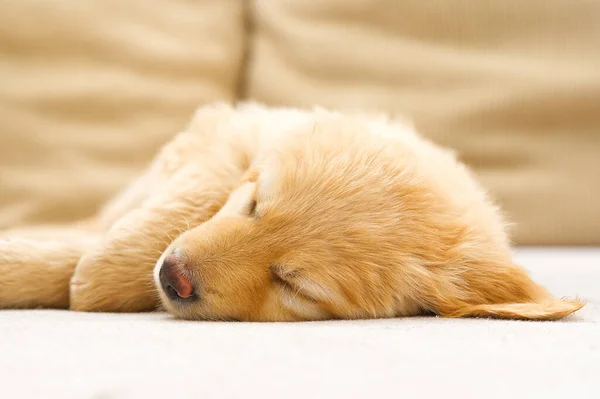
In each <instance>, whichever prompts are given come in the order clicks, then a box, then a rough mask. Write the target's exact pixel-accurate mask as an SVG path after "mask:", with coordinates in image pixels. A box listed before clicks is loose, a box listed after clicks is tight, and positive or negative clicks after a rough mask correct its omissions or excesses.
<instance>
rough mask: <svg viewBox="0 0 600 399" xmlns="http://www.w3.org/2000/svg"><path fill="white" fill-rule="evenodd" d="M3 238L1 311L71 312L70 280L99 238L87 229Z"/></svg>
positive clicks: (51, 230)
mask: <svg viewBox="0 0 600 399" xmlns="http://www.w3.org/2000/svg"><path fill="white" fill-rule="evenodd" d="M3 235H4V236H6V237H9V238H5V239H2V238H0V309H29V308H37V307H43V308H59V309H60V308H63V309H64V308H68V307H69V280H70V279H71V276H72V275H73V270H74V269H75V265H77V262H78V261H79V258H80V257H81V255H83V253H84V252H86V251H87V250H88V249H90V248H92V247H93V246H94V244H95V243H96V242H97V241H98V238H99V235H98V233H96V232H93V231H92V230H90V229H86V228H69V227H38V228H30V229H24V230H13V231H9V232H5V233H3Z"/></svg>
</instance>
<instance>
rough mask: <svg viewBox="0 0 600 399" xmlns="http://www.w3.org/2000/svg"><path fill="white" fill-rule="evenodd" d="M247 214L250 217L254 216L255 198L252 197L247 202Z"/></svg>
mask: <svg viewBox="0 0 600 399" xmlns="http://www.w3.org/2000/svg"><path fill="white" fill-rule="evenodd" d="M247 214H248V216H250V217H255V216H256V199H254V198H253V199H252V200H251V201H250V203H249V204H248V209H247Z"/></svg>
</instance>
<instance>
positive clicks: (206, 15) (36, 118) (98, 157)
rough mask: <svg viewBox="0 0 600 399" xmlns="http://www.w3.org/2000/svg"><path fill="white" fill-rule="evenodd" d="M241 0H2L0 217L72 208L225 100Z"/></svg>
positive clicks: (8, 219) (32, 217)
mask: <svg viewBox="0 0 600 399" xmlns="http://www.w3.org/2000/svg"><path fill="white" fill-rule="evenodd" d="M243 23H244V15H243V4H242V0H219V1H214V0H202V1H200V0H198V1H184V2H181V1H169V0H118V1H117V0H104V1H95V0H77V1H72V0H4V1H1V2H0V229H1V228H5V227H8V226H15V225H21V224H24V223H49V222H59V221H68V220H73V219H77V218H80V217H85V216H87V215H89V214H90V213H92V212H93V211H94V209H95V208H97V207H98V206H99V205H100V204H101V203H102V202H103V201H104V200H105V199H106V198H108V197H109V196H111V195H112V194H113V193H114V192H115V191H117V190H118V189H119V188H120V187H122V186H123V185H124V184H126V183H127V182H128V181H129V180H130V179H131V178H132V177H133V176H134V175H135V174H137V173H138V172H139V170H140V168H141V167H142V166H143V165H144V164H145V163H146V162H147V161H148V160H149V159H150V157H151V156H152V155H153V154H154V152H155V150H156V149H157V147H159V146H160V145H161V144H162V143H163V142H165V141H166V140H167V139H168V138H169V137H171V136H172V135H174V134H175V133H177V131H178V130H180V129H182V128H183V127H185V125H186V124H187V122H188V119H189V118H190V117H191V115H192V112H193V110H194V109H195V108H196V107H197V106H198V105H200V104H202V103H206V102H210V101H214V100H216V99H228V100H233V99H234V98H235V95H236V89H237V84H238V78H239V75H240V68H241V59H242V55H243V40H244V32H243V26H244V25H243Z"/></svg>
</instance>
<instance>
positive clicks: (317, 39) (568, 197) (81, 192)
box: [0, 0, 600, 244]
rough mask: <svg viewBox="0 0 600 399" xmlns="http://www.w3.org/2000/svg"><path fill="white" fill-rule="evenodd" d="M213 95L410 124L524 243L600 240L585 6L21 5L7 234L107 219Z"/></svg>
mask: <svg viewBox="0 0 600 399" xmlns="http://www.w3.org/2000/svg"><path fill="white" fill-rule="evenodd" d="M245 55H246V57H245ZM215 99H225V100H235V99H256V100H259V101H263V102H266V103H268V104H278V105H280V104H286V105H301V106H302V105H312V104H320V105H325V106H330V107H335V108H350V109H356V108H360V109H374V110H385V111H388V112H390V113H394V114H395V113H401V114H404V115H406V116H408V117H410V118H412V119H413V120H414V122H415V124H416V125H417V127H418V128H419V129H420V130H421V131H422V132H423V134H425V135H426V136H428V137H431V138H432V139H434V140H435V141H437V142H439V143H441V144H443V145H446V146H449V147H453V148H455V149H457V151H458V153H459V156H460V157H461V158H462V159H463V160H464V161H465V162H467V163H468V164H469V165H471V166H472V167H474V169H475V171H476V173H477V175H478V176H479V177H480V179H481V180H482V181H483V183H484V184H485V185H486V186H487V187H488V188H489V189H490V191H491V192H492V194H493V196H494V197H495V198H497V199H498V200H499V201H500V202H501V204H502V205H503V207H504V208H505V210H506V213H507V215H508V216H509V218H510V219H511V220H512V221H514V222H516V224H517V226H516V227H515V233H516V240H517V242H518V243H520V244H600V207H599V206H597V205H596V203H597V202H598V198H599V197H600V188H599V185H598V182H599V181H600V2H595V1H583V0H578V1H570V0H529V1H527V2H524V1H520V0H507V1H495V2H489V1H488V2H478V1H468V0H452V1H442V0H436V1H434V0H432V1H428V2H421V1H417V0H320V1H317V0H311V1H308V0H307V1H292V0H255V1H249V0H248V1H245V2H244V1H242V0H219V1H211V0H204V1H194V2H173V1H167V0H151V1H142V0H123V1H115V0H112V1H108V0H107V1H103V2H95V1H92V0H82V1H78V2H72V1H68V0H47V1H42V0H5V1H3V2H0V228H3V227H8V226H12V225H17V224H24V223H42V222H62V221H69V220H73V219H75V218H79V217H84V216H87V215H89V214H91V213H92V212H93V211H94V210H95V209H96V208H97V207H98V206H99V205H100V204H101V203H102V202H103V201H104V200H105V199H106V198H108V197H109V196H110V195H112V194H113V193H114V192H115V191H117V190H118V189H120V188H121V187H122V186H123V185H124V184H125V183H126V182H127V181H128V180H129V179H131V178H132V176H134V175H135V174H136V173H137V172H138V171H139V169H140V168H141V167H142V166H143V164H144V163H145V162H146V161H147V160H148V159H149V158H150V157H151V156H152V154H153V153H154V151H155V150H156V148H157V147H158V146H160V144H161V143H163V142H164V141H166V140H167V139H168V138H169V137H171V136H172V135H173V134H174V133H176V132H177V131H178V130H179V129H181V128H182V127H183V126H185V124H186V122H187V119H188V118H189V116H190V114H191V112H192V110H193V108H195V107H196V106H198V105H201V104H203V103H206V102H210V101H213V100H215Z"/></svg>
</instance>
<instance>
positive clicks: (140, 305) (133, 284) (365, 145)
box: [0, 104, 583, 321]
mask: <svg viewBox="0 0 600 399" xmlns="http://www.w3.org/2000/svg"><path fill="white" fill-rule="evenodd" d="M3 237H4V238H5V239H4V240H2V241H0V308H34V307H52V308H70V309H72V310H80V311H107V312H138V311H149V310H154V309H156V308H157V307H159V306H161V305H162V307H164V308H165V309H166V310H167V311H169V312H171V313H172V314H173V315H175V316H177V317H181V318H185V319H203V320H240V321H297V320H322V319H359V318H385V317H402V316H415V315H422V314H436V315H439V316H442V317H467V316H472V317H499V318H515V319H532V320H554V319H559V318H562V317H564V316H567V315H569V314H570V313H572V312H575V311H576V310H578V309H580V308H581V307H582V306H583V302H581V301H579V300H578V299H573V300H565V299H557V298H553V297H552V296H551V295H550V294H549V293H548V292H547V291H546V290H545V289H544V288H543V287H541V286H539V285H538V284H536V283H535V282H533V281H532V280H531V279H530V278H529V277H528V275H527V274H526V272H525V271H524V269H522V268H521V267H519V266H517V265H515V264H513V262H512V259H511V250H510V245H509V238H508V235H507V232H506V229H505V222H504V220H503V219H502V217H501V214H500V212H499V210H498V209H497V207H496V206H494V205H493V204H492V203H491V202H490V200H489V199H488V197H487V195H486V193H485V191H484V190H483V189H482V188H481V187H480V186H479V184H478V183H477V182H476V181H475V179H474V178H473V176H472V174H471V173H470V172H469V170H468V169H467V168H466V167H465V166H464V165H463V164H461V163H460V162H458V161H457V159H456V157H455V156H454V155H453V154H452V153H451V152H449V151H447V150H444V149H442V148H439V147H437V146H436V145H434V144H432V143H430V142H428V141H426V140H424V139H423V138H421V137H419V136H418V135H417V134H416V133H415V132H414V131H413V129H412V128H411V127H410V126H408V125H406V124H404V123H402V122H398V121H393V120H388V119H387V118H385V117H380V116H373V115H358V114H344V113H338V112H332V111H327V110H324V109H314V110H295V109H274V108H268V107H263V106H261V105H257V104H243V105H239V106H236V107H232V106H228V105H224V104H215V105H211V106H206V107H203V108H201V109H200V110H198V112H197V113H196V115H195V117H194V118H193V121H192V122H191V123H190V125H189V126H188V128H187V129H186V130H185V131H184V132H183V133H180V134H179V135H177V136H176V137H175V138H174V139H173V140H172V141H171V142H170V143H168V144H167V145H166V146H165V147H164V148H163V149H162V150H161V151H160V153H159V154H158V155H157V157H156V159H155V160H154V161H153V163H152V164H151V165H150V166H149V167H148V169H147V170H146V171H145V172H144V173H143V174H142V175H141V176H140V177H139V178H138V179H137V180H136V181H134V182H133V183H132V184H131V185H130V187H128V188H127V189H125V190H124V191H123V192H122V193H120V194H119V195H118V196H117V197H116V198H114V199H113V200H112V201H111V202H110V203H108V204H107V205H106V206H105V207H104V208H103V209H102V210H101V211H100V212H99V213H98V215H97V216H95V217H94V218H92V219H90V220H85V221H81V222H80V223H77V224H75V225H72V226H62V227H61V226H42V227H36V228H28V229H21V230H13V231H9V232H5V233H3Z"/></svg>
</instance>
